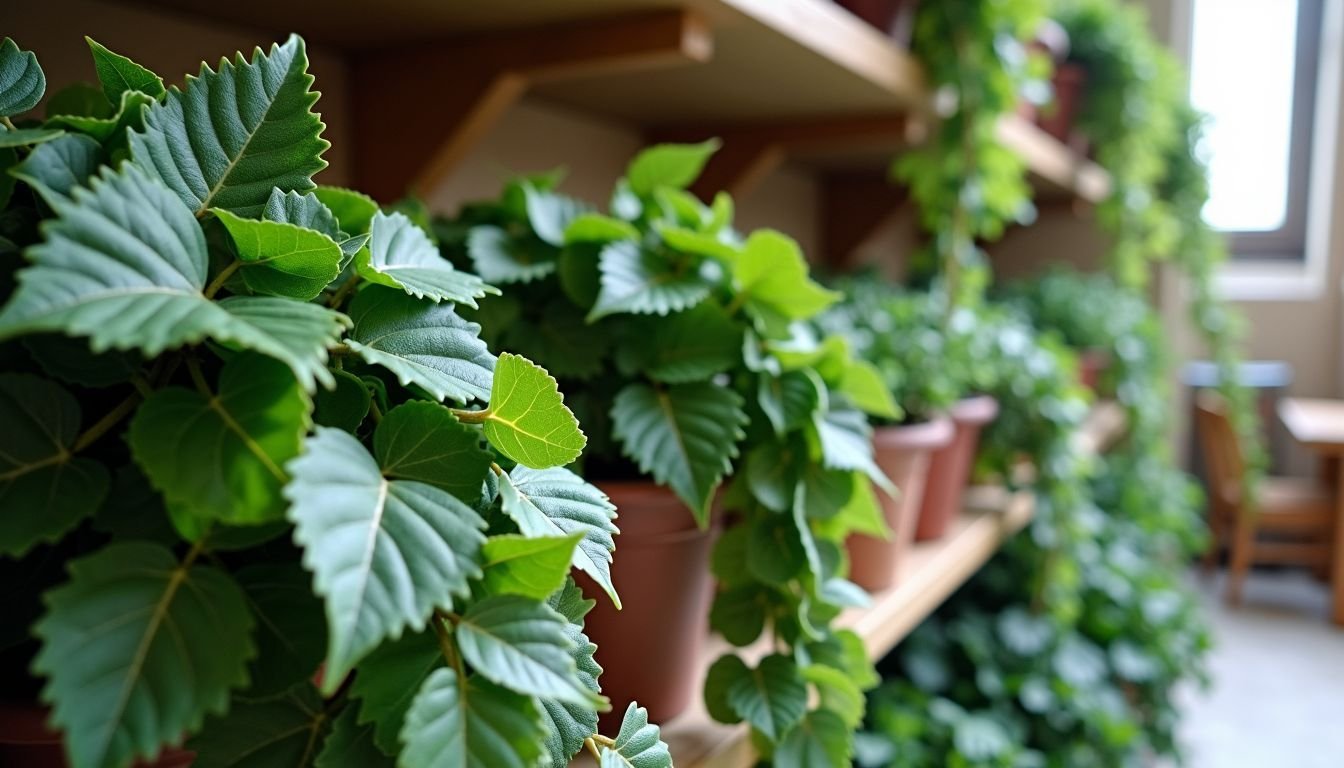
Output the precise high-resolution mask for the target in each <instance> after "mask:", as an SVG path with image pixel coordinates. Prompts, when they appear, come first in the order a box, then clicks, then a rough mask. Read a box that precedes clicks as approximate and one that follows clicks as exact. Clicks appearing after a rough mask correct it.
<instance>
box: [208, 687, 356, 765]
mask: <svg viewBox="0 0 1344 768" xmlns="http://www.w3.org/2000/svg"><path fill="white" fill-rule="evenodd" d="M330 725H331V722H330V721H329V720H328V719H327V715H326V713H325V712H324V711H323V708H322V698H321V697H320V696H318V695H317V691H315V690H313V687H312V686H311V685H308V684H304V685H302V686H298V687H296V688H295V689H294V690H293V691H290V692H288V693H286V694H285V695H284V696H280V697H277V698H273V699H268V700H265V701H235V702H233V704H232V706H230V708H229V713H228V714H227V715H225V716H223V717H217V718H211V719H210V720H209V721H207V722H206V724H205V729H204V730H203V731H201V733H200V734H199V735H197V736H196V737H195V738H193V739H191V740H190V741H188V742H187V749H189V750H191V751H192V752H195V753H196V759H195V761H194V762H192V766H193V768H307V767H308V766H310V765H312V764H313V760H314V759H315V758H316V757H317V754H318V749H319V747H320V746H321V744H322V740H323V738H324V737H325V736H326V733H327V731H328V730H329V728H330Z"/></svg>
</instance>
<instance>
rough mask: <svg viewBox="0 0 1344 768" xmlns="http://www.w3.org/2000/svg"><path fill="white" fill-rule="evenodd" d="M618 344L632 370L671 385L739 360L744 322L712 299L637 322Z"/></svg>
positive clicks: (705, 375)
mask: <svg viewBox="0 0 1344 768" xmlns="http://www.w3.org/2000/svg"><path fill="white" fill-rule="evenodd" d="M632 331H633V332H632V333H631V334H629V338H628V339H626V340H625V342H624V343H623V345H622V347H621V353H622V357H623V358H625V360H626V362H627V363H628V364H629V365H630V366H631V368H633V369H635V370H639V371H642V372H643V373H645V374H646V375H648V377H649V378H651V379H655V380H657V381H663V382H667V383H669V384H680V383H684V382H690V381H707V380H708V379H710V378H711V377H713V376H714V374H716V373H722V372H724V371H727V370H729V369H731V368H733V366H735V365H736V364H737V363H738V361H740V360H741V359H742V327H741V326H740V325H738V324H737V323H735V322H733V320H732V319H731V318H730V317H729V316H728V313H727V312H725V311H724V310H723V308H722V307H720V306H719V305H717V304H715V303H713V302H702V303H701V304H698V305H696V306H694V307H692V308H691V309H688V310H686V311H684V312H678V313H676V314H674V315H669V316H668V317H665V318H658V319H650V320H648V322H647V324H640V325H635V326H634V327H633V329H632Z"/></svg>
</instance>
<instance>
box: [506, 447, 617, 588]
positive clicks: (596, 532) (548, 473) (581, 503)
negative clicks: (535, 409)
mask: <svg viewBox="0 0 1344 768" xmlns="http://www.w3.org/2000/svg"><path fill="white" fill-rule="evenodd" d="M499 480H500V482H499V493H500V497H501V500H502V502H503V509H504V513H505V514H506V515H508V516H509V517H511V518H513V521H514V522H515V523H517V524H518V529H519V530H520V531H522V532H523V535H525V536H568V535H571V534H578V535H580V536H581V538H580V540H579V545H578V547H577V548H576V549H575V550H574V557H573V565H574V567H575V568H578V569H579V570H580V571H583V572H584V573H586V574H588V576H590V577H591V578H592V579H593V581H596V582H597V583H598V585H600V586H601V587H602V589H604V590H606V593H607V595H609V596H610V597H611V601H612V602H613V603H615V605H616V607H617V608H620V607H621V599H620V598H619V597H617V596H616V587H615V586H613V585H612V583H611V553H612V552H613V551H614V550H615V548H616V543H615V540H614V539H613V538H612V537H613V536H615V535H616V533H617V530H616V526H615V525H614V524H612V519H613V518H615V516H616V514H615V513H616V506H615V505H614V504H612V503H611V502H610V501H609V500H608V499H607V495H606V494H605V493H602V491H600V490H599V489H597V488H596V487H594V486H592V485H590V484H588V483H587V482H584V480H583V478H581V477H579V476H578V475H576V474H574V473H573V472H571V471H569V470H568V469H564V468H561V467H553V468H551V469H542V470H536V469H529V468H528V467H525V466H522V465H519V466H517V467H514V468H513V471H512V472H510V473H509V474H508V475H507V476H503V477H500V479H499Z"/></svg>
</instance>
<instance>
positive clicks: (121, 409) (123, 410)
mask: <svg viewBox="0 0 1344 768" xmlns="http://www.w3.org/2000/svg"><path fill="white" fill-rule="evenodd" d="M140 399H141V396H140V393H139V392H132V393H131V394H130V395H128V396H127V397H126V399H125V400H122V401H121V402H120V403H117V407H115V408H113V409H112V410H110V411H108V412H107V415H106V416H103V418H101V419H99V420H98V421H97V422H96V423H94V425H93V426H91V427H89V428H88V429H86V430H84V433H83V434H81V435H80V436H79V437H78V438H76V439H75V444H74V445H72V446H71V447H70V452H71V453H79V452H80V451H82V450H84V449H85V448H88V447H89V446H90V445H93V443H94V442H95V441H97V440H98V438H100V437H102V436H103V435H104V434H106V433H107V431H108V430H109V429H111V428H112V427H114V426H116V425H117V423H118V422H120V421H121V420H122V419H124V418H126V414H128V413H130V412H131V410H132V409H133V408H135V406H136V405H138V404H139V403H140Z"/></svg>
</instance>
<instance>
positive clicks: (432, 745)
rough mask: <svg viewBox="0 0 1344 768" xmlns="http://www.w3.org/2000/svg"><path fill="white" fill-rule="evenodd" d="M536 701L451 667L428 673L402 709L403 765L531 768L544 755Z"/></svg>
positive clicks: (541, 724) (540, 718) (542, 734)
mask: <svg viewBox="0 0 1344 768" xmlns="http://www.w3.org/2000/svg"><path fill="white" fill-rule="evenodd" d="M544 738H545V727H544V723H543V721H542V717H541V713H540V710H539V709H538V707H537V703H536V702H535V701H534V700H533V699H531V698H529V697H527V696H521V695H519V694H516V693H513V692H512V691H509V690H507V689H505V688H501V687H499V686H497V685H495V684H493V683H491V682H489V681H488V680H485V679H484V678H482V677H480V676H473V677H470V678H467V679H466V680H462V679H460V678H458V676H457V674H456V673H455V672H453V671H452V670H451V669H438V670H435V672H434V673H433V674H432V675H430V676H429V679H428V680H426V681H425V684H424V685H423V686H422V687H421V688H420V691H419V693H418V694H416V697H415V703H414V704H413V705H412V706H411V710H410V711H409V712H408V713H407V714H406V725H405V726H404V727H403V728H402V731H401V740H402V742H403V743H404V744H405V745H406V746H405V749H403V750H402V753H401V761H400V763H399V764H400V765H403V766H428V765H433V766H442V768H532V766H535V765H537V764H538V762H539V761H540V760H541V759H543V757H544V753H543V752H542V740H543V739H544Z"/></svg>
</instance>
